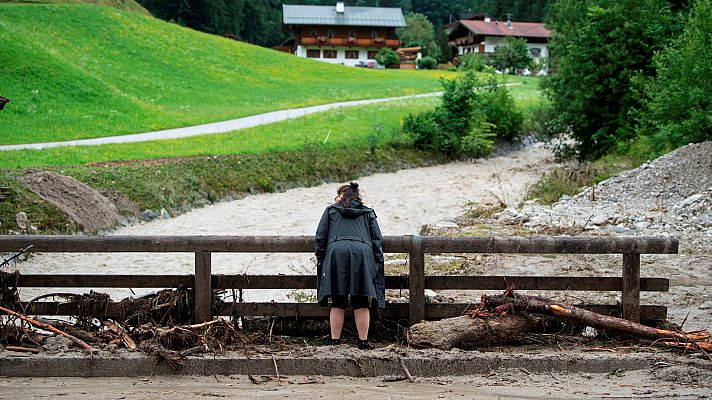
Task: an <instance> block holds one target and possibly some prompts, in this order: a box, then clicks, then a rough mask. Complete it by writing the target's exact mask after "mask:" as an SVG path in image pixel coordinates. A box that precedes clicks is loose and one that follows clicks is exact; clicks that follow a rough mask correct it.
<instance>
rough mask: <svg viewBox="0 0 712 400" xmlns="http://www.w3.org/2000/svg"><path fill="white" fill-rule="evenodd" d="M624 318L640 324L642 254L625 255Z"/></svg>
mask: <svg viewBox="0 0 712 400" xmlns="http://www.w3.org/2000/svg"><path fill="white" fill-rule="evenodd" d="M622 280H623V288H622V296H621V303H622V304H623V318H624V319H627V320H629V321H633V322H640V254H623V279H622Z"/></svg>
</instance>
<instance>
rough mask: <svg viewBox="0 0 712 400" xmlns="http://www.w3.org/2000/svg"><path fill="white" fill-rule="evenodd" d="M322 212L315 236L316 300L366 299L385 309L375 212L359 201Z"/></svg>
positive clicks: (379, 244)
mask: <svg viewBox="0 0 712 400" xmlns="http://www.w3.org/2000/svg"><path fill="white" fill-rule="evenodd" d="M350 206H351V207H348V208H345V207H343V206H341V205H340V204H332V205H330V206H329V207H327V208H326V209H325V210H324V213H323V214H322V216H321V221H319V227H318V228H317V230H316V236H315V238H314V239H315V252H316V259H317V301H318V302H319V304H321V305H322V306H326V305H328V301H329V297H330V296H333V295H359V296H369V297H373V298H375V299H376V300H377V302H378V306H379V307H381V308H384V307H385V306H386V294H385V277H384V272H383V247H382V241H383V237H382V236H381V229H380V228H379V227H378V221H376V213H375V211H373V209H372V208H368V207H366V206H364V205H363V204H361V203H359V202H352V203H351V204H350Z"/></svg>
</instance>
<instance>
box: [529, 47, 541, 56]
mask: <svg viewBox="0 0 712 400" xmlns="http://www.w3.org/2000/svg"><path fill="white" fill-rule="evenodd" d="M529 52H530V53H531V54H532V57H539V56H540V55H541V49H540V48H539V47H532V48H531V49H529Z"/></svg>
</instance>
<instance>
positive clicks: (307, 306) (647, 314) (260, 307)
mask: <svg viewBox="0 0 712 400" xmlns="http://www.w3.org/2000/svg"><path fill="white" fill-rule="evenodd" d="M23 306H25V307H26V306H27V303H23ZM472 307H473V305H472V304H426V305H425V319H429V320H435V319H441V318H449V317H457V316H459V315H462V313H463V311H465V310H467V309H470V308H472ZM578 307H581V308H585V309H587V310H590V311H595V312H598V313H601V314H605V315H616V316H620V315H621V308H620V307H619V306H615V305H597V304H594V305H578ZM78 312H79V308H78V307H77V306H76V305H71V304H61V303H56V302H41V303H34V304H33V305H32V306H31V307H30V308H29V309H28V311H27V313H28V314H31V315H77V313H78ZM348 314H349V315H352V312H351V310H349V311H348ZM380 314H381V317H382V318H386V319H390V320H401V321H404V322H407V321H408V318H409V307H408V303H396V304H388V305H387V306H386V308H385V309H382V310H380ZM106 315H107V316H109V317H111V316H117V315H120V310H119V307H118V304H117V303H110V304H109V305H108V306H107V309H106ZM217 315H222V316H229V315H235V316H275V317H287V318H295V317H301V318H328V316H329V309H328V308H326V307H320V306H319V305H318V304H316V303H221V304H220V305H219V306H218V310H217ZM640 317H641V320H643V321H653V320H664V319H666V318H667V308H666V307H664V306H657V305H642V306H641V307H640Z"/></svg>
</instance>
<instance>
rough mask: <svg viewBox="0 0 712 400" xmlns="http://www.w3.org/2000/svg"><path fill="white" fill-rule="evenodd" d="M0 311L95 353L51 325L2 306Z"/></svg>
mask: <svg viewBox="0 0 712 400" xmlns="http://www.w3.org/2000/svg"><path fill="white" fill-rule="evenodd" d="M0 311H2V312H4V313H6V314H9V315H12V316H13V317H15V318H20V319H21V320H23V321H25V322H28V323H30V324H32V325H34V326H36V327H38V328H40V329H44V330H46V331H50V332H54V333H56V334H58V335H62V336H64V337H66V338H67V339H69V340H71V341H72V343H74V344H76V345H77V346H79V347H81V348H83V349H85V350H89V351H92V352H93V351H95V349H94V348H93V347H91V346H89V345H88V344H86V342H84V341H83V340H81V339H79V338H77V337H75V336H72V335H70V334H68V333H66V332H64V331H61V330H59V329H57V328H55V327H54V326H52V325H48V324H45V323H42V322H39V321H37V320H34V319H32V318H30V317H28V316H26V315H22V314H20V313H16V312H15V311H12V310H8V309H7V308H5V307H2V306H0Z"/></svg>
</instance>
